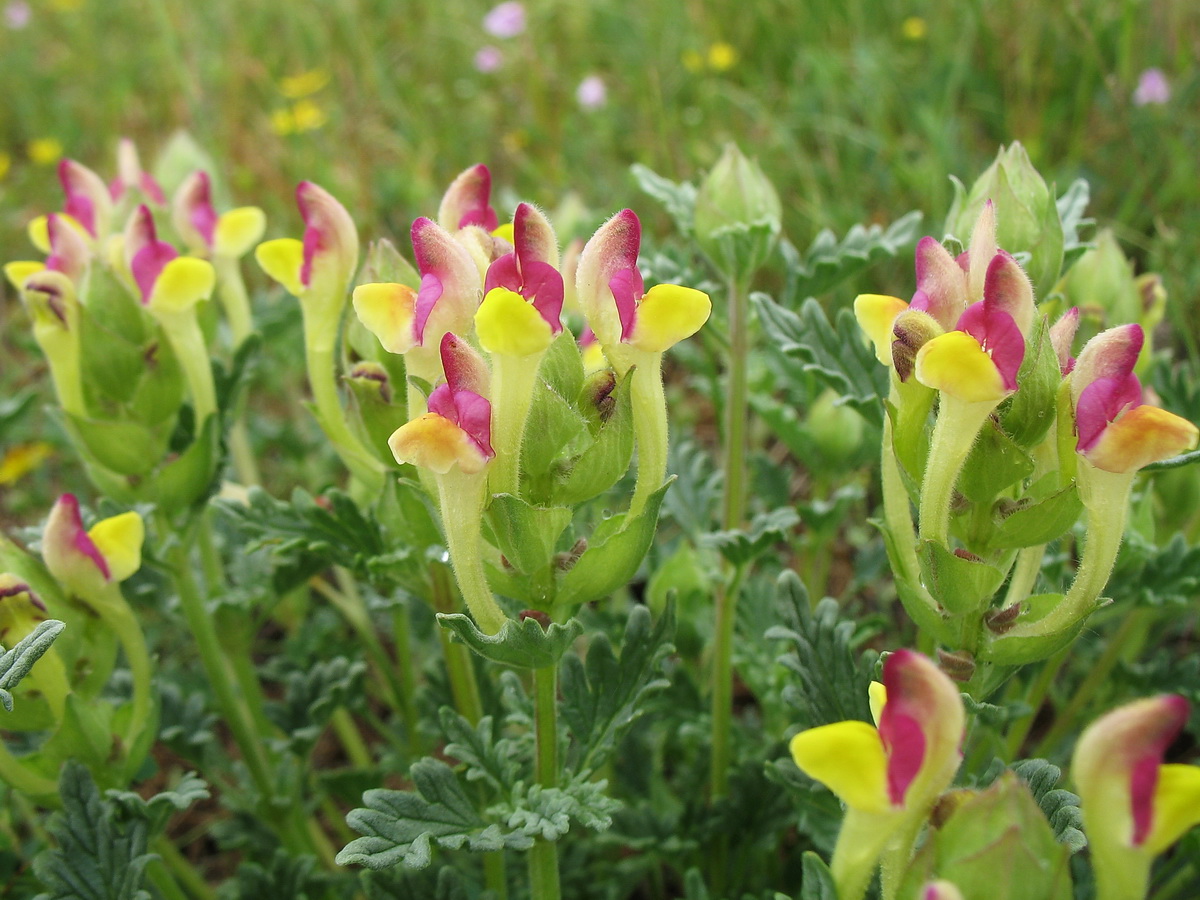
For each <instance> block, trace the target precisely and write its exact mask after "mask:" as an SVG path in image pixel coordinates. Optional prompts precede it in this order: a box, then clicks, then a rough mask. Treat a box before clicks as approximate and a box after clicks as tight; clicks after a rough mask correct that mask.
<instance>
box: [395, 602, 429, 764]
mask: <svg viewBox="0 0 1200 900" xmlns="http://www.w3.org/2000/svg"><path fill="white" fill-rule="evenodd" d="M392 640H393V641H394V642H395V645H396V687H397V690H398V692H399V701H400V714H401V715H402V716H403V717H404V727H405V729H406V730H407V732H408V749H409V752H411V753H412V755H413V757H414V758H416V757H419V756H421V755H422V754H423V752H424V748H423V747H422V741H421V730H420V728H418V727H417V701H416V683H417V679H416V667H415V665H414V664H413V653H412V617H411V616H410V615H409V606H408V603H407V602H405V603H404V604H403V605H401V606H397V607H396V608H395V609H393V610H392Z"/></svg>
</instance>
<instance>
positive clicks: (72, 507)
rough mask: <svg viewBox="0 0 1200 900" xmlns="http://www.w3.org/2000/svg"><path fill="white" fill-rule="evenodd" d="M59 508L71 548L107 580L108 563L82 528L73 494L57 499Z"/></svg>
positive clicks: (77, 501)
mask: <svg viewBox="0 0 1200 900" xmlns="http://www.w3.org/2000/svg"><path fill="white" fill-rule="evenodd" d="M57 505H58V506H59V507H61V508H62V509H63V511H64V512H65V514H66V517H67V531H68V533H69V539H70V542H71V546H72V547H73V548H74V549H75V550H76V551H77V552H79V553H82V554H83V555H84V556H86V557H87V558H88V559H90V560H91V561H92V562H93V563H95V564H96V568H97V569H99V570H100V574H101V575H103V576H104V578H105V580H106V581H107V580H108V576H109V571H108V561H107V560H106V559H105V558H104V554H103V553H101V552H100V548H99V547H97V546H96V545H95V544H94V543H93V542H92V539H91V538H90V537H88V533H87V531H86V530H85V529H84V527H83V517H82V516H80V514H79V500H78V498H76V496H75V495H74V494H63V495H62V496H61V497H59V498H58V504H57Z"/></svg>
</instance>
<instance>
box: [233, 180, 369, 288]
mask: <svg viewBox="0 0 1200 900" xmlns="http://www.w3.org/2000/svg"><path fill="white" fill-rule="evenodd" d="M296 205H297V206H298V207H299V209H300V217H301V218H302V219H303V221H304V235H303V238H302V239H300V240H298V239H296V238H277V239H275V240H272V241H266V242H264V243H262V244H259V245H258V247H257V248H256V249H255V251H254V255H255V257H256V258H257V259H258V264H259V265H260V266H262V269H263V271H264V272H266V273H267V274H268V275H269V276H271V277H272V278H273V279H275V280H276V281H278V282H279V283H280V284H281V285H283V286H284V287H285V288H286V289H287V290H288V292H289V293H291V294H293V295H294V296H296V297H301V298H303V297H305V296H307V295H310V294H311V295H313V296H317V297H322V298H336V300H337V304H338V309H339V310H340V309H341V303H343V302H344V299H345V293H344V292H345V290H346V287H347V286H348V285H349V284H350V279H351V278H353V276H354V270H355V268H356V267H357V266H358V230H357V229H356V228H355V227H354V220H353V219H351V218H350V214H349V213H348V212H346V208H345V207H344V206H342V204H340V203H339V202H338V201H337V200H336V199H334V197H333V195H332V194H330V193H329V192H328V191H326V190H325V189H324V188H322V187H319V186H318V185H316V184H313V183H312V182H311V181H302V182H300V184H299V186H297V188H296ZM215 236H216V226H214V237H215Z"/></svg>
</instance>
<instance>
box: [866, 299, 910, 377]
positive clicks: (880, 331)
mask: <svg viewBox="0 0 1200 900" xmlns="http://www.w3.org/2000/svg"><path fill="white" fill-rule="evenodd" d="M906 309H908V304H907V303H905V302H904V301H903V300H901V299H900V298H899V297H889V296H888V295H887V294H859V295H858V296H857V297H855V298H854V318H856V319H858V327H859V328H861V329H862V330H863V331H864V332H866V335H867V337H869V338H870V339H871V343H873V344H874V345H875V358H876V359H878V360H879V361H880V362H881V363H883V364H884V365H885V366H888V367H891V365H892V339H893V338H892V325H893V324H894V323H895V321H896V316H898V315H900V313H902V312H904V310H906Z"/></svg>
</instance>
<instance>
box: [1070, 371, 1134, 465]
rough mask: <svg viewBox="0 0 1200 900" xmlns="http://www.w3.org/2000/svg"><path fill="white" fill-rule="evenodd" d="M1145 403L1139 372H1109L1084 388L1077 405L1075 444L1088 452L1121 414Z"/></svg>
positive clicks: (1079, 448)
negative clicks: (1138, 377)
mask: <svg viewBox="0 0 1200 900" xmlns="http://www.w3.org/2000/svg"><path fill="white" fill-rule="evenodd" d="M1141 403H1142V385H1141V382H1139V381H1138V379H1137V376H1136V375H1133V374H1127V375H1108V376H1105V377H1103V378H1097V379H1096V380H1095V381H1093V382H1092V383H1091V384H1089V385H1088V386H1087V387H1085V388H1084V389H1083V393H1081V394H1080V395H1079V402H1078V403H1077V404H1076V406H1075V432H1076V434H1077V435H1078V436H1079V441H1078V443H1077V444H1076V445H1075V448H1076V449H1077V450H1078V451H1079V452H1080V453H1086V452H1087V451H1088V450H1091V449H1092V447H1094V446H1095V445H1096V442H1097V441H1099V440H1100V436H1101V435H1102V434H1103V433H1104V429H1105V428H1107V427H1108V426H1109V424H1110V423H1112V422H1114V421H1116V419H1117V417H1118V416H1120V415H1121V414H1122V413H1124V412H1127V411H1128V410H1131V409H1133V408H1134V407H1136V406H1140V405H1141Z"/></svg>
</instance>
